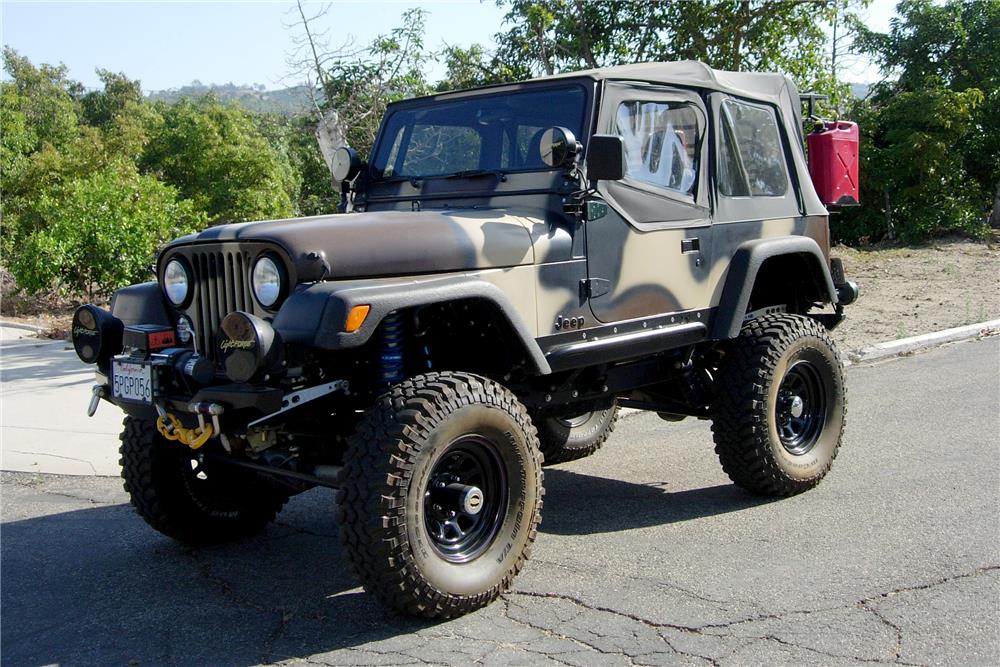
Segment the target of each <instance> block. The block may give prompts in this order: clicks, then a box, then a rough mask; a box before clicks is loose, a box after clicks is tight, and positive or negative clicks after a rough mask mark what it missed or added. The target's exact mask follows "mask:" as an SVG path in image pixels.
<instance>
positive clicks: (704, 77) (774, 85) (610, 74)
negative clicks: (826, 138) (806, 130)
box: [532, 60, 802, 125]
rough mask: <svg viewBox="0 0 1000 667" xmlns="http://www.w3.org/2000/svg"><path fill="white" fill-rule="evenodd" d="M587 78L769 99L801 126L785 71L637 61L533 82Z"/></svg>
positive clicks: (795, 94) (793, 90)
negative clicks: (701, 89)
mask: <svg viewBox="0 0 1000 667" xmlns="http://www.w3.org/2000/svg"><path fill="white" fill-rule="evenodd" d="M580 77H586V78H590V79H594V80H597V81H602V80H608V79H613V80H617V81H646V82H649V83H661V84H667V85H674V86H683V87H685V88H690V87H693V88H703V89H706V90H717V91H720V92H724V93H728V94H730V95H735V96H737V97H744V98H747V99H751V100H758V101H761V102H768V103H771V104H774V105H776V106H778V107H780V108H783V109H790V110H791V111H792V113H794V114H795V118H796V121H797V122H798V123H799V124H800V125H801V122H802V106H801V104H800V102H799V90H798V88H797V87H796V85H795V83H794V82H792V80H791V79H790V78H788V77H787V76H785V75H784V74H773V73H770V72H728V71H726V70H719V69H712V68H711V67H709V66H708V65H706V64H705V63H703V62H699V61H697V60H680V61H677V62H670V63H637V64H635V65H618V66H615V67H602V68H600V69H588V70H581V71H577V72H566V73H564V74H556V75H555V76H546V77H540V78H537V79H532V81H551V80H554V79H556V80H557V79H570V78H580Z"/></svg>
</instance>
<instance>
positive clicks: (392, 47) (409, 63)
mask: <svg viewBox="0 0 1000 667" xmlns="http://www.w3.org/2000/svg"><path fill="white" fill-rule="evenodd" d="M298 9H299V15H300V17H301V20H300V22H299V23H298V29H299V31H300V34H299V36H298V37H297V40H298V42H299V46H300V50H299V53H298V54H297V55H296V56H293V58H292V59H291V63H290V64H291V65H292V67H293V70H294V73H295V74H296V75H299V76H304V77H307V79H308V80H309V82H310V85H311V86H312V87H313V88H314V90H315V91H316V95H315V98H314V106H315V111H316V118H315V120H317V121H318V120H320V118H322V117H323V116H328V115H329V114H330V112H335V113H336V116H337V119H338V121H337V124H338V125H339V126H340V127H342V128H343V129H344V132H345V134H346V139H347V142H348V144H349V145H350V146H352V147H353V148H354V149H355V150H357V151H358V152H359V153H361V154H362V155H367V154H368V152H369V151H370V150H371V147H372V144H373V143H374V142H375V135H376V133H377V132H378V128H379V124H380V123H381V120H382V115H383V114H384V113H385V109H386V106H387V105H388V104H389V103H391V102H394V101H397V100H402V99H406V98H408V97H414V96H418V95H426V94H428V93H430V92H432V88H431V87H430V86H429V85H428V83H427V81H426V80H425V78H424V74H423V69H424V64H425V63H426V61H427V60H428V59H429V58H430V57H431V54H430V53H428V52H427V51H425V49H424V26H425V22H426V18H427V11H426V10H424V9H409V10H407V11H406V12H404V13H403V15H402V16H401V17H400V26H399V27H397V28H395V29H393V30H392V31H390V32H389V33H387V34H383V35H379V36H378V37H376V38H375V39H374V40H372V42H371V43H370V44H369V45H368V46H367V47H364V48H361V49H351V48H348V47H347V46H343V47H340V48H330V46H329V45H328V44H327V43H325V42H324V41H323V39H322V32H317V28H318V26H319V25H321V24H322V22H323V21H324V20H326V19H327V18H328V16H327V13H326V9H323V10H320V11H319V12H318V13H316V14H314V15H312V16H308V15H307V14H306V12H305V9H304V7H303V5H302V2H301V1H300V2H299V3H298Z"/></svg>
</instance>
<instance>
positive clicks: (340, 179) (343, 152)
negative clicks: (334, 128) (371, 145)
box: [330, 146, 365, 192]
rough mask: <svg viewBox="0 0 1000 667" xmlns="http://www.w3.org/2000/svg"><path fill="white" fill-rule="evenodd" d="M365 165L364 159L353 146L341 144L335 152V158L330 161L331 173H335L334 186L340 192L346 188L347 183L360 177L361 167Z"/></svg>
mask: <svg viewBox="0 0 1000 667" xmlns="http://www.w3.org/2000/svg"><path fill="white" fill-rule="evenodd" d="M364 166H365V163H364V160H362V159H361V156H360V155H358V152H357V151H356V150H354V149H353V148H349V147H347V146H341V147H340V148H338V149H337V150H335V151H334V152H333V159H332V160H331V161H330V173H332V174H333V188H334V190H337V191H338V192H341V191H343V190H346V189H347V188H345V187H344V184H345V183H349V182H350V181H353V180H354V179H355V178H357V177H358V174H360V173H361V169H362V168H363V167H364Z"/></svg>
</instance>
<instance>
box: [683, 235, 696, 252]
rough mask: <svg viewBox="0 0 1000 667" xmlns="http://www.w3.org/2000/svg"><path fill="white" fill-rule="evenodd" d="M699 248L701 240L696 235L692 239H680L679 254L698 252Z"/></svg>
mask: <svg viewBox="0 0 1000 667" xmlns="http://www.w3.org/2000/svg"><path fill="white" fill-rule="evenodd" d="M700 250H701V242H700V241H699V240H698V237H697V236H696V237H694V238H693V239H681V254H685V253H689V252H699V251H700Z"/></svg>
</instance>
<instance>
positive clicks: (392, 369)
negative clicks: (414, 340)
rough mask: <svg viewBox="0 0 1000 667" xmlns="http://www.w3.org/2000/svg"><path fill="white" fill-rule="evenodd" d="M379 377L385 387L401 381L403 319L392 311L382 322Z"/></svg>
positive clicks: (396, 312)
mask: <svg viewBox="0 0 1000 667" xmlns="http://www.w3.org/2000/svg"><path fill="white" fill-rule="evenodd" d="M379 359H380V361H381V362H382V366H381V377H382V383H383V384H385V385H391V384H396V383H397V382H402V380H403V317H402V315H400V314H399V312H398V311H395V310H394V311H392V312H391V313H389V314H388V315H386V316H385V318H384V319H383V320H382V352H381V354H380V355H379Z"/></svg>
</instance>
